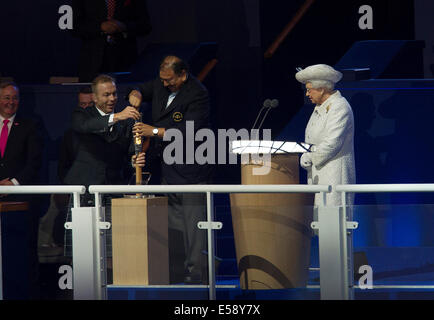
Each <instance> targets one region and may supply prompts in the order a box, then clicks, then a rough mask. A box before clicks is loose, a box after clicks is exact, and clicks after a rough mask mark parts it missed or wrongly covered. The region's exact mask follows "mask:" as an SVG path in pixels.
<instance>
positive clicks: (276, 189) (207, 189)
mask: <svg viewBox="0 0 434 320" xmlns="http://www.w3.org/2000/svg"><path fill="white" fill-rule="evenodd" d="M330 190H331V187H330V186H326V185H164V186H151V185H148V186H105V185H93V186H90V187H89V192H90V193H91V194H95V206H96V210H97V212H96V215H97V217H101V213H100V212H99V208H98V207H101V195H102V194H116V193H129V194H130V193H133V194H134V193H144V194H155V193H163V194H167V193H205V194H206V198H207V221H201V222H199V223H198V227H199V228H201V229H207V236H208V277H209V279H208V286H209V299H210V300H215V299H216V286H215V260H214V255H215V253H214V252H215V248H214V230H216V229H221V227H222V224H221V223H220V222H217V221H213V216H214V205H213V198H212V194H214V193H320V194H323V197H322V199H325V194H326V193H328V192H330ZM99 222H100V221H99ZM95 227H96V230H95V232H96V234H98V233H99V232H100V230H99V227H98V224H95ZM96 247H97V252H100V251H99V250H100V247H101V245H100V244H97V245H96ZM95 264H96V266H95V268H96V269H97V270H103V269H104V268H102V265H101V259H96V261H95ZM103 277H104V275H102V276H101V277H99V276H96V277H95V279H96V283H95V287H96V288H103V289H102V290H106V288H105V287H104V285H103V283H102V281H101V278H103ZM74 288H76V287H75V284H74ZM93 290H94V289H92V288H90V291H93ZM105 295H106V293H105V292H102V293H101V294H99V295H98V297H104V296H105Z"/></svg>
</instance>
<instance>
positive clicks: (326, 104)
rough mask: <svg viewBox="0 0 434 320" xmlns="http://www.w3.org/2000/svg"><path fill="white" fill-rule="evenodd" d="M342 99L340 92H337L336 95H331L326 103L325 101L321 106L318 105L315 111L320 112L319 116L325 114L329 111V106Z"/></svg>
mask: <svg viewBox="0 0 434 320" xmlns="http://www.w3.org/2000/svg"><path fill="white" fill-rule="evenodd" d="M340 97H342V96H341V93H340V92H339V90H336V92H335V93H333V94H332V95H330V97H328V98H327V100H326V101H324V102H323V103H322V104H321V105H316V106H315V109H314V111H316V112H318V113H319V114H325V113H327V112H328V111H329V109H328V108H329V106H330V105H331V104H332V101H333V100H334V99H338V98H340Z"/></svg>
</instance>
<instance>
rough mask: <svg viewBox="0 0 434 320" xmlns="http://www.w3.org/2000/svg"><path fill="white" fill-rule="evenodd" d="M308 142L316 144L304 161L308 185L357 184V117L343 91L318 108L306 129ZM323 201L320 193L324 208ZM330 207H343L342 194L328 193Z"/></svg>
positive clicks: (349, 197)
mask: <svg viewBox="0 0 434 320" xmlns="http://www.w3.org/2000/svg"><path fill="white" fill-rule="evenodd" d="M305 141H306V142H307V143H310V144H313V145H314V146H313V148H312V150H313V151H312V152H310V153H304V154H303V156H302V158H301V160H300V162H301V164H302V167H303V168H305V169H306V170H307V171H308V184H324V185H338V184H354V183H356V168H355V162H354V116H353V111H352V110H351V107H350V104H349V103H348V101H347V99H345V98H344V97H342V96H341V93H340V92H339V91H336V92H335V93H334V94H332V95H331V96H330V97H329V98H328V99H327V100H326V101H325V102H324V103H323V104H321V105H317V106H316V107H315V109H314V110H313V113H312V115H311V117H310V119H309V122H308V124H307V127H306V132H305ZM306 163H308V165H306ZM309 164H311V165H309ZM320 200H321V199H320V194H316V195H315V205H321V204H322V202H321V201H320ZM346 203H347V205H352V204H353V203H354V194H347V197H346ZM326 204H327V205H328V206H339V205H341V204H342V202H341V193H340V192H331V193H329V194H327V195H326Z"/></svg>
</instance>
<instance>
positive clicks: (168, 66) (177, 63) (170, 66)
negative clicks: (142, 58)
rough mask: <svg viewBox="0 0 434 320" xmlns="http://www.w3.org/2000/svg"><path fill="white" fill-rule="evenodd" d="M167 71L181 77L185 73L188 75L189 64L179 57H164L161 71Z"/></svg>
mask: <svg viewBox="0 0 434 320" xmlns="http://www.w3.org/2000/svg"><path fill="white" fill-rule="evenodd" d="M163 70H164V71H165V70H173V72H174V73H175V74H176V75H177V76H180V75H182V74H183V73H184V72H185V73H187V72H188V65H187V63H186V62H185V61H184V60H182V59H181V58H179V57H177V56H172V55H170V56H166V57H164V59H163V60H162V61H161V64H160V71H163Z"/></svg>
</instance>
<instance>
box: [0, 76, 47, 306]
mask: <svg viewBox="0 0 434 320" xmlns="http://www.w3.org/2000/svg"><path fill="white" fill-rule="evenodd" d="M19 101H20V98H19V89H18V87H17V85H16V84H14V83H12V82H5V83H0V154H1V160H0V185H2V186H14V185H32V184H36V183H37V182H38V178H39V170H40V168H41V161H42V145H43V143H42V138H41V134H40V129H39V128H38V126H37V124H36V123H35V122H33V121H32V120H31V119H26V118H22V117H20V116H19V115H17V114H16V113H17V110H18V108H19ZM0 200H1V201H26V202H28V204H29V209H28V210H27V211H26V212H22V213H18V212H11V213H10V214H9V213H2V233H3V241H4V242H3V257H4V258H3V262H4V264H3V267H4V269H3V272H4V277H3V279H4V282H3V286H4V289H5V290H4V293H5V298H6V299H26V298H27V299H28V298H37V297H38V287H37V278H38V267H37V266H38V265H37V263H38V261H37V228H38V220H39V212H38V210H36V207H35V205H36V202H35V200H36V199H35V197H34V196H31V195H12V194H11V195H7V196H6V195H1V198H0Z"/></svg>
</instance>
